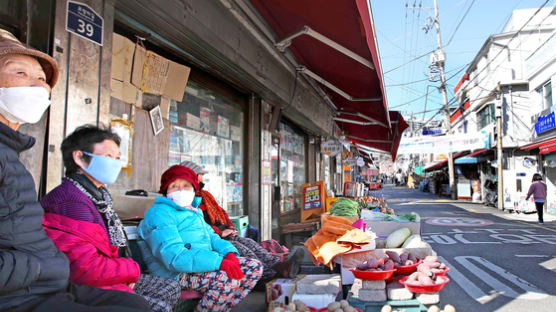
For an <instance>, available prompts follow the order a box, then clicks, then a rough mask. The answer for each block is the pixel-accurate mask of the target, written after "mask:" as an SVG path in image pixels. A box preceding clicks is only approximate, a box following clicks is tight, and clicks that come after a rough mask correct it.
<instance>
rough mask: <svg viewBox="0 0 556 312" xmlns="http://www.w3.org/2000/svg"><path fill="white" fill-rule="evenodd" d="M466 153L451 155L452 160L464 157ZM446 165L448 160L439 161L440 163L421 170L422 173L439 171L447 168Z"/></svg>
mask: <svg viewBox="0 0 556 312" xmlns="http://www.w3.org/2000/svg"><path fill="white" fill-rule="evenodd" d="M466 153H467V152H459V153H457V154H455V155H453V156H452V159H453V160H455V159H457V158H458V157H461V156H463V155H465V154H466ZM447 165H448V159H446V160H443V161H441V162H437V163H436V164H433V165H430V166H428V167H425V168H424V169H423V172H431V171H436V170H440V169H442V168H444V167H445V166H447Z"/></svg>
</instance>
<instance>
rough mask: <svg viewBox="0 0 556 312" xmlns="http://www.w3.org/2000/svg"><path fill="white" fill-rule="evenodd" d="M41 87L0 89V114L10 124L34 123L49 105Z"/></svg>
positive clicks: (48, 95)
mask: <svg viewBox="0 0 556 312" xmlns="http://www.w3.org/2000/svg"><path fill="white" fill-rule="evenodd" d="M49 97H50V94H49V93H48V91H47V90H46V89H45V88H43V87H11V88H0V114H2V115H3V116H4V117H6V119H7V120H9V121H11V122H17V123H20V124H23V123H31V124H33V123H36V122H38V121H39V120H41V117H42V115H43V114H44V111H46V109H47V108H48V106H49V105H50V100H49Z"/></svg>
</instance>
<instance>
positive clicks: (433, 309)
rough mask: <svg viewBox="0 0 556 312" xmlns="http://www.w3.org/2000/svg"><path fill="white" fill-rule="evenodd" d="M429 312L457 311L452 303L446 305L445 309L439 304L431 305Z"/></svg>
mask: <svg viewBox="0 0 556 312" xmlns="http://www.w3.org/2000/svg"><path fill="white" fill-rule="evenodd" d="M427 312H456V309H455V308H454V307H453V306H452V305H449V304H447V305H445V306H444V310H440V309H439V308H438V307H437V306H435V305H432V306H430V307H429V309H428V310H427Z"/></svg>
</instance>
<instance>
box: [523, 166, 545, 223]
mask: <svg viewBox="0 0 556 312" xmlns="http://www.w3.org/2000/svg"><path fill="white" fill-rule="evenodd" d="M532 182H533V183H532V184H531V186H530V187H529V191H528V192H527V198H526V199H525V200H529V197H531V195H533V199H534V200H535V207H536V208H537V215H538V217H539V224H544V221H543V207H544V202H545V201H546V184H545V183H544V182H543V180H542V175H541V174H540V173H535V174H534V175H533V181H532Z"/></svg>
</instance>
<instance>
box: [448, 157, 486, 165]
mask: <svg viewBox="0 0 556 312" xmlns="http://www.w3.org/2000/svg"><path fill="white" fill-rule="evenodd" d="M481 161H482V159H481V158H478V157H461V158H458V159H456V160H454V164H456V165H469V164H476V163H479V162H481Z"/></svg>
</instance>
